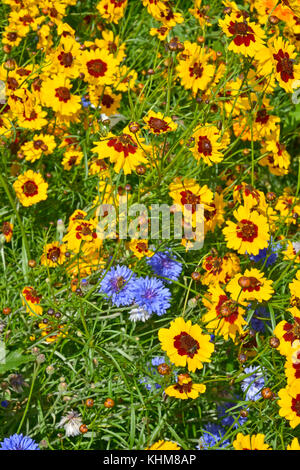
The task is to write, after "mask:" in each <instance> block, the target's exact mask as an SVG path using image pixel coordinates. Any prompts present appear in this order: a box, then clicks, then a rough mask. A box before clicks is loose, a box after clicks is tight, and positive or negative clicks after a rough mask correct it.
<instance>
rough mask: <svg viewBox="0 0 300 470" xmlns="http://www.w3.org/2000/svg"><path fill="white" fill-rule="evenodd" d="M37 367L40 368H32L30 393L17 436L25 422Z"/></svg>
mask: <svg viewBox="0 0 300 470" xmlns="http://www.w3.org/2000/svg"><path fill="white" fill-rule="evenodd" d="M39 366H40V365H39V364H37V365H36V366H35V368H34V371H33V377H32V382H31V387H30V391H29V395H28V400H27V403H26V408H25V410H24V413H23V416H22V419H21V422H20V424H19V427H18V430H17V434H19V433H20V431H21V429H22V426H23V423H24V420H25V418H26V415H27V412H28V409H29V405H30V400H31V396H32V392H33V387H34V384H35V379H36V377H37V374H38V370H39Z"/></svg>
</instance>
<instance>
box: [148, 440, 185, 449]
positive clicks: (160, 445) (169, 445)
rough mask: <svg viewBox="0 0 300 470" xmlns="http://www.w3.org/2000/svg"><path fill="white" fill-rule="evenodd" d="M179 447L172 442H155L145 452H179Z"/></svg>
mask: <svg viewBox="0 0 300 470" xmlns="http://www.w3.org/2000/svg"><path fill="white" fill-rule="evenodd" d="M180 449H181V447H180V446H179V445H178V444H176V442H172V441H163V440H161V441H157V442H155V444H153V445H152V446H151V447H146V449H145V450H180Z"/></svg>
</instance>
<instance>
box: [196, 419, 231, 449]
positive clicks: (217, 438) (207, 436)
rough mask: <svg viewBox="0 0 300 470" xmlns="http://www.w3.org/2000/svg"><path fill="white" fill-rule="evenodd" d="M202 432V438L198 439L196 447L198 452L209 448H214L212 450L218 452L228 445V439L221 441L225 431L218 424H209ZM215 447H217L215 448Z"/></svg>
mask: <svg viewBox="0 0 300 470" xmlns="http://www.w3.org/2000/svg"><path fill="white" fill-rule="evenodd" d="M203 431H204V432H203V434H202V437H201V438H200V439H199V445H198V446H196V448H197V449H199V450H203V449H204V450H207V449H209V448H210V447H214V450H220V449H224V447H227V446H228V445H229V444H230V442H229V440H228V439H225V440H223V436H224V434H225V431H224V429H223V428H222V427H221V426H219V425H218V424H214V423H209V424H207V426H205V427H204V429H203ZM217 445H218V447H215V446H217Z"/></svg>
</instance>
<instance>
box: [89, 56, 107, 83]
mask: <svg viewBox="0 0 300 470" xmlns="http://www.w3.org/2000/svg"><path fill="white" fill-rule="evenodd" d="M86 66H87V69H88V72H89V74H90V75H92V76H93V77H95V78H98V77H104V75H105V72H106V71H107V64H106V63H105V62H103V60H101V59H94V60H89V61H88V62H87V64H86Z"/></svg>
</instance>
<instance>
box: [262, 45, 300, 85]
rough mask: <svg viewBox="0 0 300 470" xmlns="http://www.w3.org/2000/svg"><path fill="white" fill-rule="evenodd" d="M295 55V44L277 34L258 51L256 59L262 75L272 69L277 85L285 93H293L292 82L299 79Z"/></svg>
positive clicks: (298, 66) (298, 68)
mask: <svg viewBox="0 0 300 470" xmlns="http://www.w3.org/2000/svg"><path fill="white" fill-rule="evenodd" d="M296 57H297V52H296V50H295V46H294V45H293V44H290V43H289V42H288V41H284V40H283V38H282V37H281V36H279V37H278V38H276V39H274V41H273V42H270V43H269V44H268V47H264V48H263V49H262V50H261V51H260V52H259V53H258V55H257V60H258V61H259V64H260V67H261V72H262V73H263V74H264V75H268V74H270V73H271V72H272V71H273V73H274V75H275V78H276V80H277V81H278V83H279V85H280V86H281V87H282V88H283V89H284V90H285V91H286V92H287V93H293V91H294V89H293V83H294V82H295V81H296V80H299V79H300V65H299V64H296V63H295V59H296Z"/></svg>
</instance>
